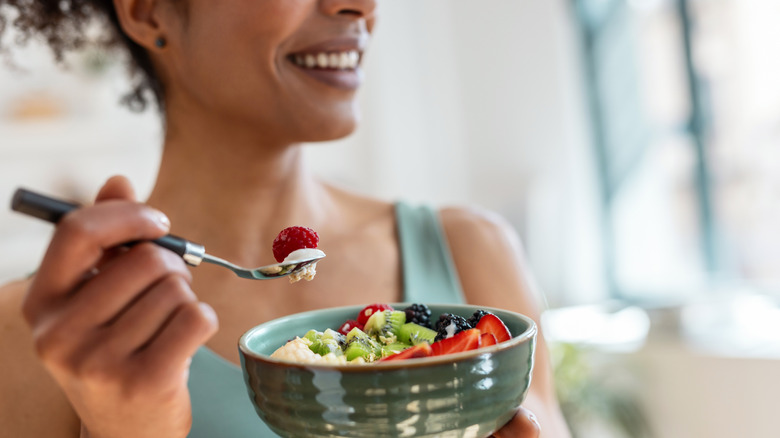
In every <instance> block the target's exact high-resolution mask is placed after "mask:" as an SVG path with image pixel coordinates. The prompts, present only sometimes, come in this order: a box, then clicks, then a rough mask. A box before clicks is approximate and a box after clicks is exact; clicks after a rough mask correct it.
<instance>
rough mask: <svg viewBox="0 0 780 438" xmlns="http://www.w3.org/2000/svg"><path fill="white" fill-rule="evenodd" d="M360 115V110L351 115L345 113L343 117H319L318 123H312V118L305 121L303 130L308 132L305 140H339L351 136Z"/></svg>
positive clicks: (308, 141)
mask: <svg viewBox="0 0 780 438" xmlns="http://www.w3.org/2000/svg"><path fill="white" fill-rule="evenodd" d="M359 121H360V116H359V113H358V112H353V113H351V114H349V115H346V114H343V115H342V117H333V114H331V115H330V117H325V118H321V119H319V122H318V123H312V122H311V119H310V120H309V122H308V123H305V127H304V129H303V130H302V132H306V135H305V137H306V138H305V139H304V140H303V141H304V142H307V143H311V142H320V141H331V140H338V139H341V138H344V137H347V136H349V135H350V134H352V133H353V132H355V130H356V129H357V127H358V122H359Z"/></svg>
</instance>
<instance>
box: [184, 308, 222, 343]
mask: <svg viewBox="0 0 780 438" xmlns="http://www.w3.org/2000/svg"><path fill="white" fill-rule="evenodd" d="M181 314H182V319H183V320H184V324H185V325H186V326H187V327H188V328H190V329H191V330H192V331H193V332H196V333H198V334H199V335H206V334H210V333H212V332H214V331H216V329H217V324H216V321H215V320H214V319H213V318H211V317H210V316H209V315H207V314H206V312H205V311H204V310H203V308H202V307H201V306H200V304H199V303H198V302H196V301H191V302H188V303H185V304H183V305H182V309H181Z"/></svg>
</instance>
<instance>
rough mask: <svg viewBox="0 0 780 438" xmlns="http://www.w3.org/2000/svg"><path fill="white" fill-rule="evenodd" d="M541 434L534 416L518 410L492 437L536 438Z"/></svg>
mask: <svg viewBox="0 0 780 438" xmlns="http://www.w3.org/2000/svg"><path fill="white" fill-rule="evenodd" d="M540 432H541V427H540V426H539V422H538V421H537V420H536V415H534V414H533V412H531V411H529V410H528V409H525V408H522V407H521V408H519V409H518V410H517V413H516V414H515V416H514V417H512V419H511V420H509V423H507V424H506V425H505V426H504V427H502V428H501V430H499V431H498V432H496V433H494V434H493V436H494V437H496V438H538V437H539V433H540Z"/></svg>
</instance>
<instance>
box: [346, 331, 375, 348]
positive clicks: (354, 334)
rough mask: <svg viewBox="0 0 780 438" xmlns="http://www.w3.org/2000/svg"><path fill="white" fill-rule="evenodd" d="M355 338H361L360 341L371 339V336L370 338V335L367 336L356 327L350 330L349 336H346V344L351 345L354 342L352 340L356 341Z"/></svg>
mask: <svg viewBox="0 0 780 438" xmlns="http://www.w3.org/2000/svg"><path fill="white" fill-rule="evenodd" d="M355 338H359V339H369V338H370V336H368V335H367V334H366V332H364V331H363V330H360V329H359V328H357V327H354V328H353V329H352V330H350V331H349V332H348V333H347V336H346V342H347V344H349V343H350V342H352V340H354V339H355Z"/></svg>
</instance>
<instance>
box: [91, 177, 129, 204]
mask: <svg viewBox="0 0 780 438" xmlns="http://www.w3.org/2000/svg"><path fill="white" fill-rule="evenodd" d="M110 199H126V200H128V201H135V190H133V185H132V184H131V183H130V180H128V179H127V178H126V177H124V176H121V175H117V176H112V177H111V178H109V179H108V181H106V183H105V184H103V187H102V188H101V189H100V191H99V192H98V195H97V197H96V198H95V202H101V201H108V200H110Z"/></svg>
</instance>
